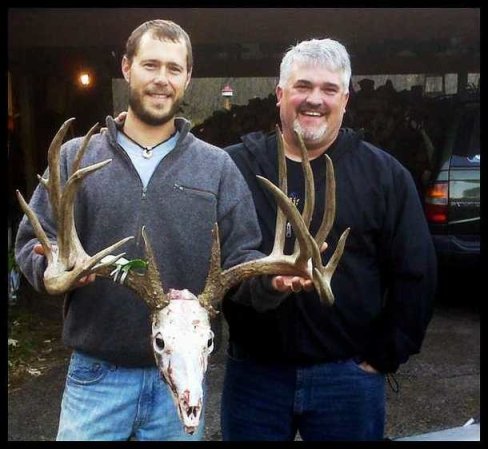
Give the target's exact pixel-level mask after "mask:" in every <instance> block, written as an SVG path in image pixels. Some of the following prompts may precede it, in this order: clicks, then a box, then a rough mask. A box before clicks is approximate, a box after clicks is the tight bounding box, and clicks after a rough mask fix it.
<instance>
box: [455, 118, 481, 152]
mask: <svg viewBox="0 0 488 449" xmlns="http://www.w3.org/2000/svg"><path fill="white" fill-rule="evenodd" d="M452 154H453V155H454V156H462V157H467V158H473V157H475V156H476V155H479V154H480V112H479V109H476V110H469V111H466V113H465V114H463V116H462V117H461V120H460V121H459V126H458V129H457V134H456V140H455V142H454V147H453V151H452Z"/></svg>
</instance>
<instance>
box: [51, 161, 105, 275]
mask: <svg viewBox="0 0 488 449" xmlns="http://www.w3.org/2000/svg"><path fill="white" fill-rule="evenodd" d="M111 161H112V159H108V160H106V161H103V162H99V163H97V164H93V165H90V166H88V167H85V168H82V169H79V170H77V171H76V172H75V173H73V174H72V175H71V176H70V177H69V179H68V181H67V182H66V185H65V187H64V191H63V193H62V194H61V201H60V206H59V218H58V245H59V257H60V260H61V261H63V262H66V264H67V265H68V266H71V265H72V264H73V260H71V261H70V260H69V259H70V257H71V259H76V258H77V256H78V253H79V252H80V251H82V249H81V243H80V241H79V238H78V234H77V232H76V228H75V218H74V201H75V196H76V193H77V192H78V187H79V186H80V184H81V181H82V180H83V178H85V177H86V176H87V175H89V174H90V173H93V172H94V171H96V170H98V169H100V168H102V167H104V166H105V165H107V164H109V163H110V162H111Z"/></svg>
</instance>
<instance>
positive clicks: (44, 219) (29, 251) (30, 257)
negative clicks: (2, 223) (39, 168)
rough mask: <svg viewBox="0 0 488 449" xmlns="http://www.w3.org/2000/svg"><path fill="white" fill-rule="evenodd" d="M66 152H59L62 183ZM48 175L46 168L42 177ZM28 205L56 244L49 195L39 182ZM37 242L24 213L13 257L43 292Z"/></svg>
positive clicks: (41, 260)
mask: <svg viewBox="0 0 488 449" xmlns="http://www.w3.org/2000/svg"><path fill="white" fill-rule="evenodd" d="M65 155H66V153H65V152H64V151H62V153H61V160H62V162H61V184H62V185H63V184H64V182H65V179H66V170H63V167H65V166H66V164H65V163H64V162H63V156H65ZM48 177H49V169H47V170H46V171H45V172H44V174H43V178H46V179H47V178H48ZM29 206H30V207H31V209H32V210H33V211H34V213H35V214H36V215H37V218H38V219H39V222H40V224H41V226H42V229H43V230H44V232H45V233H46V235H47V238H48V239H49V241H50V242H51V243H52V244H56V224H55V223H54V220H53V216H52V209H51V205H50V203H49V196H48V193H47V190H46V189H45V188H44V187H43V186H42V185H41V184H39V185H38V186H37V187H36V189H35V190H34V193H33V194H32V197H31V199H30V201H29ZM38 243H39V240H38V238H37V237H36V235H35V233H34V229H33V228H32V225H31V223H30V221H29V219H28V218H27V216H26V215H25V214H24V216H23V217H22V220H21V221H20V224H19V229H18V231H17V236H16V239H15V259H16V261H17V264H18V266H19V268H20V270H21V271H22V274H23V275H24V276H25V277H26V279H27V280H28V281H29V283H30V284H31V285H32V286H33V287H34V289H35V290H37V291H38V292H45V291H46V290H45V287H44V281H43V279H44V271H45V270H46V268H47V260H46V258H45V257H44V256H42V255H39V254H36V253H34V251H33V248H34V246H35V245H36V244H38Z"/></svg>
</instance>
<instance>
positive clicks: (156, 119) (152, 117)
mask: <svg viewBox="0 0 488 449" xmlns="http://www.w3.org/2000/svg"><path fill="white" fill-rule="evenodd" d="M142 98H143V96H142V95H139V94H138V93H137V92H136V91H135V90H134V89H130V91H129V107H130V108H131V110H132V112H133V113H134V115H135V116H136V117H137V118H138V119H139V120H140V121H141V122H143V123H145V124H146V125H150V126H161V125H164V124H165V123H167V122H169V121H170V120H171V119H172V118H173V117H174V116H175V115H176V113H177V112H178V110H179V108H180V106H181V103H182V102H183V98H182V97H181V98H175V100H174V103H173V105H172V106H171V108H170V109H169V111H168V112H164V111H163V110H161V111H159V112H154V111H153V110H150V109H149V108H147V107H146V106H144V103H143V101H142Z"/></svg>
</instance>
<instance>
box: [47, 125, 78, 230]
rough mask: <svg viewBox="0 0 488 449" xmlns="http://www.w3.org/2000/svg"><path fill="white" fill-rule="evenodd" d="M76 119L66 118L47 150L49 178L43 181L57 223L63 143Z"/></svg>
mask: <svg viewBox="0 0 488 449" xmlns="http://www.w3.org/2000/svg"><path fill="white" fill-rule="evenodd" d="M74 121H75V118H74V117H72V118H70V119H68V120H66V121H65V122H64V123H63V124H62V125H61V127H60V128H59V130H58V132H57V133H56V135H55V136H54V139H53V140H52V141H51V145H49V150H48V152H47V161H48V167H49V180H44V182H41V183H42V185H43V186H45V187H46V188H47V190H48V192H49V202H50V203H51V208H52V210H53V216H54V219H55V221H56V223H58V220H59V214H60V211H59V209H60V203H61V174H60V166H59V158H60V153H61V144H62V143H63V140H64V138H65V136H66V133H67V132H68V129H69V127H70V126H71V123H73V122H74Z"/></svg>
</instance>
